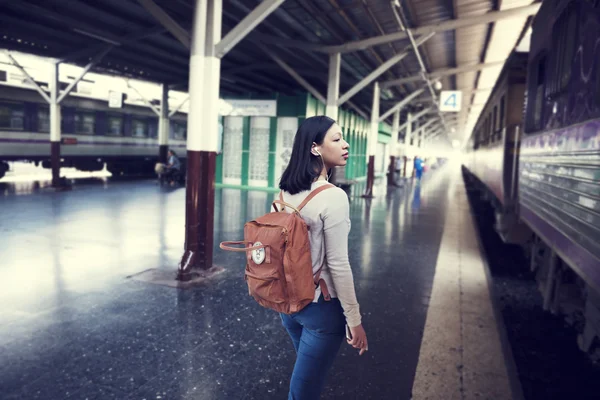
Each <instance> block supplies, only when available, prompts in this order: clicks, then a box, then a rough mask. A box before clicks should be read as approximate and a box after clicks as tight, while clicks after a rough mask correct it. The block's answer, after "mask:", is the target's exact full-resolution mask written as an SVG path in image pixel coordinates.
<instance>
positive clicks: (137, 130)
mask: <svg viewBox="0 0 600 400" xmlns="http://www.w3.org/2000/svg"><path fill="white" fill-rule="evenodd" d="M131 136H133V137H148V123H147V122H146V121H143V120H141V119H134V120H132V121H131Z"/></svg>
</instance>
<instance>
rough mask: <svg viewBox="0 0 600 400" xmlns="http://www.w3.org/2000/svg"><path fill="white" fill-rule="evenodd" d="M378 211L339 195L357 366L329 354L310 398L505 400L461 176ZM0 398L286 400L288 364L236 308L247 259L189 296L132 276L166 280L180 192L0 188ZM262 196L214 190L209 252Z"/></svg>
mask: <svg viewBox="0 0 600 400" xmlns="http://www.w3.org/2000/svg"><path fill="white" fill-rule="evenodd" d="M381 181H382V182H380V184H379V185H377V186H376V187H375V198H374V199H373V200H371V201H365V200H364V199H361V198H360V197H359V195H360V193H361V190H364V187H361V185H355V186H353V189H352V190H353V193H352V195H351V219H352V230H351V233H350V246H349V247H350V262H351V265H352V268H353V271H354V276H355V282H356V289H357V295H358V299H359V302H360V304H361V311H362V313H363V323H364V325H365V328H366V331H367V334H368V337H369V352H367V353H366V355H364V356H362V357H359V356H358V354H357V352H356V351H354V349H352V348H351V347H349V346H347V345H345V344H344V345H343V346H342V350H341V352H340V355H339V357H338V358H337V360H336V362H335V365H334V367H333V370H332V372H331V375H330V377H329V380H328V384H327V387H326V390H325V393H324V395H323V399H333V398H353V399H354V398H356V399H402V400H403V399H407V400H408V399H410V398H413V399H445V400H446V399H454V398H456V399H461V398H464V399H470V398H478V399H487V398H489V399H492V398H493V399H505V398H506V399H509V398H511V388H510V380H509V379H508V373H507V368H506V367H505V360H504V353H503V351H502V346H501V345H500V339H499V337H500V336H499V334H498V329H497V326H496V321H495V317H494V311H493V306H492V303H491V301H490V296H489V289H488V286H487V281H486V276H485V272H484V271H485V269H484V268H485V266H484V262H483V261H482V260H481V256H480V253H479V248H478V245H477V238H476V234H475V232H474V228H473V223H472V221H471V217H470V215H469V211H468V204H467V200H466V196H465V195H464V187H463V183H462V180H461V178H460V170H459V167H458V166H457V165H447V166H445V167H442V168H440V169H438V170H434V171H431V172H430V173H428V174H427V175H426V176H425V178H424V181H423V182H422V183H420V184H417V183H414V182H409V183H408V184H407V185H406V186H405V187H404V188H403V189H391V190H388V189H387V188H386V186H385V185H384V184H383V180H381ZM3 189H4V190H3V193H5V195H4V197H2V198H0V201H1V203H2V207H1V209H0V216H1V218H2V225H1V228H0V230H1V232H2V238H3V240H2V241H0V254H2V261H1V262H0V354H2V361H3V362H2V364H1V365H0V393H1V394H2V395H1V397H2V399H7V400H8V399H90V400H91V399H157V398H162V399H283V398H286V396H287V389H288V380H289V377H290V376H291V371H292V368H293V363H294V351H293V347H292V344H291V342H290V340H289V338H288V337H287V335H286V333H285V331H284V329H283V327H282V326H281V323H280V321H279V317H278V316H277V315H276V314H275V313H273V312H271V311H269V310H266V309H262V308H261V307H260V306H258V305H257V304H256V303H255V302H254V301H253V300H252V299H251V298H249V297H248V295H247V289H246V287H245V283H244V281H243V279H242V278H243V268H244V265H243V260H242V259H241V257H240V256H239V255H236V254H231V253H226V252H222V251H219V250H217V249H215V257H214V258H215V263H216V264H219V265H222V266H224V267H225V272H224V273H223V274H220V275H218V276H217V277H215V278H214V279H213V280H212V281H210V282H207V283H206V284H205V285H203V286H200V287H197V288H194V289H187V290H179V289H174V288H170V287H166V286H162V285H155V284H150V283H144V282H138V281H134V280H132V279H128V278H127V277H128V276H131V275H133V274H136V273H139V272H141V271H144V270H147V269H151V268H157V267H158V268H163V269H170V270H172V271H173V273H175V269H176V265H177V262H178V261H179V257H180V256H181V254H182V243H183V240H184V237H183V235H184V218H185V190H184V189H183V188H160V187H158V186H157V185H156V184H155V183H154V182H152V181H130V182H111V181H102V182H97V181H88V182H86V183H83V184H77V185H75V186H74V189H73V190H72V191H70V192H62V193H51V192H41V193H32V194H26V193H25V192H26V190H25V189H23V188H21V189H19V190H11V189H10V188H3ZM272 197H273V194H269V193H266V192H248V191H240V190H236V189H218V190H217V193H216V199H215V216H216V217H215V218H216V219H215V235H216V236H215V243H218V242H219V241H221V240H231V239H237V238H240V237H241V235H242V227H243V222H244V221H246V220H248V219H250V218H252V217H255V216H258V215H261V214H262V213H264V212H265V211H266V210H267V209H268V207H269V203H270V200H271V198H272Z"/></svg>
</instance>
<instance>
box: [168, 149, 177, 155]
mask: <svg viewBox="0 0 600 400" xmlns="http://www.w3.org/2000/svg"><path fill="white" fill-rule="evenodd" d="M169 152H170V153H171V154H173V155H174V156H175V157H177V153H175V151H174V150H171V149H169Z"/></svg>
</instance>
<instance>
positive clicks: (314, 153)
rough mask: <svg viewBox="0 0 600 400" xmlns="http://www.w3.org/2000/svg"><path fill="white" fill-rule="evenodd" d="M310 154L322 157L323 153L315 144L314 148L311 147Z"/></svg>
mask: <svg viewBox="0 0 600 400" xmlns="http://www.w3.org/2000/svg"><path fill="white" fill-rule="evenodd" d="M310 154H312V155H313V156H315V157H320V156H321V153H320V152H319V149H318V147H317V144H316V143H315V142H313V144H312V146H311V147H310Z"/></svg>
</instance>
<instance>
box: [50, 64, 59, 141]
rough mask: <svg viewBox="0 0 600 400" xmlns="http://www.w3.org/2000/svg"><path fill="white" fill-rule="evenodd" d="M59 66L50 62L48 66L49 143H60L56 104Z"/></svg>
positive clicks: (57, 107)
mask: <svg viewBox="0 0 600 400" xmlns="http://www.w3.org/2000/svg"><path fill="white" fill-rule="evenodd" d="M58 68H59V64H58V63H54V62H52V63H51V64H50V85H49V86H50V87H49V88H50V141H51V142H60V104H59V103H58V95H59V88H60V85H59V83H58V82H59V81H58Z"/></svg>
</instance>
